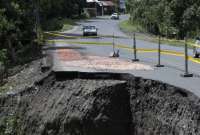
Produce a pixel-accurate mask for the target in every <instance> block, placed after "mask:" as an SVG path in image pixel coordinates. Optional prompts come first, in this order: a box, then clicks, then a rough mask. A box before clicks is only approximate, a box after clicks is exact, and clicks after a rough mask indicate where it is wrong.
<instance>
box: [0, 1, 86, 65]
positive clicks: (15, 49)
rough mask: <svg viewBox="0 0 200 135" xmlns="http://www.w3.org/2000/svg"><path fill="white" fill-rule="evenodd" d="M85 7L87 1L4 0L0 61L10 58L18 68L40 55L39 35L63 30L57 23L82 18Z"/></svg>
mask: <svg viewBox="0 0 200 135" xmlns="http://www.w3.org/2000/svg"><path fill="white" fill-rule="evenodd" d="M83 5H84V0H0V61H1V62H2V61H3V60H4V59H5V55H6V56H7V58H6V59H7V60H9V62H10V63H12V64H18V63H22V62H24V59H28V55H30V54H33V55H35V54H37V53H35V52H34V51H38V49H37V46H38V45H37V43H38V42H36V41H38V40H36V39H38V31H39V30H41V28H43V29H48V26H51V27H52V26H55V27H56V26H58V27H61V26H62V24H59V23H58V22H57V20H60V19H62V18H63V17H65V18H75V17H77V16H80V15H81V12H82V9H83ZM50 23H51V24H50ZM36 24H37V25H36ZM40 26H41V27H40ZM38 29H39V30H38ZM34 49H35V50H34ZM24 56H26V57H24Z"/></svg>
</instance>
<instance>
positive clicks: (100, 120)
mask: <svg viewBox="0 0 200 135" xmlns="http://www.w3.org/2000/svg"><path fill="white" fill-rule="evenodd" d="M199 103H200V100H199V98H198V97H196V96H195V95H193V94H192V93H190V92H188V91H186V90H183V89H180V88H176V87H173V86H170V85H168V84H164V83H162V82H157V81H153V80H146V79H142V78H139V77H134V76H132V75H129V74H115V73H113V74H112V73H98V74H95V73H78V72H74V73H70V72H69V73H64V72H61V73H56V74H55V73H50V74H48V75H47V76H46V77H44V78H43V79H40V80H39V81H37V82H36V83H35V84H34V85H33V86H32V87H29V88H27V89H25V90H24V91H21V92H19V93H17V94H14V95H8V96H5V95H4V96H1V97H0V134H2V135H4V134H6V135H7V134H9V135H11V134H12V135H199V134H200V105H199Z"/></svg>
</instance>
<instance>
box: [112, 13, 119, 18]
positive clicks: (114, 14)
mask: <svg viewBox="0 0 200 135" xmlns="http://www.w3.org/2000/svg"><path fill="white" fill-rule="evenodd" d="M110 18H111V19H114V20H118V19H119V14H118V13H113V14H112V15H111V17H110Z"/></svg>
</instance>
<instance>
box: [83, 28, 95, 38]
mask: <svg viewBox="0 0 200 135" xmlns="http://www.w3.org/2000/svg"><path fill="white" fill-rule="evenodd" d="M97 31H98V29H97V28H96V27H95V26H83V36H97Z"/></svg>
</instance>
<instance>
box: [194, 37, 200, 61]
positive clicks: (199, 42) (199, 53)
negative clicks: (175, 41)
mask: <svg viewBox="0 0 200 135" xmlns="http://www.w3.org/2000/svg"><path fill="white" fill-rule="evenodd" d="M195 45H196V46H195V47H194V48H193V55H194V58H199V56H200V38H199V37H197V38H196V42H195ZM198 46H199V47H198Z"/></svg>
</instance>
